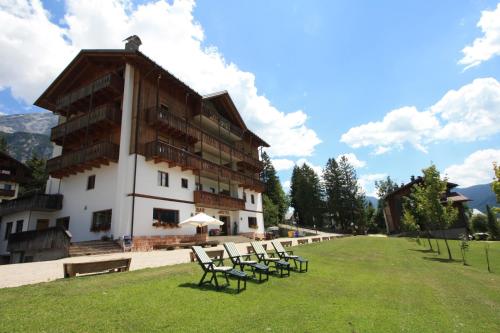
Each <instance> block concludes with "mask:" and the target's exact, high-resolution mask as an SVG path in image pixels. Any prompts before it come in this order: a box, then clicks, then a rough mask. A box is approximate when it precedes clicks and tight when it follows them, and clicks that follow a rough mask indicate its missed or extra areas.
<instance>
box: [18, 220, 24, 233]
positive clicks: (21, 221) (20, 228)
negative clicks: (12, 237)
mask: <svg viewBox="0 0 500 333" xmlns="http://www.w3.org/2000/svg"><path fill="white" fill-rule="evenodd" d="M23 224H24V220H19V221H17V222H16V233H17V232H22V231H23Z"/></svg>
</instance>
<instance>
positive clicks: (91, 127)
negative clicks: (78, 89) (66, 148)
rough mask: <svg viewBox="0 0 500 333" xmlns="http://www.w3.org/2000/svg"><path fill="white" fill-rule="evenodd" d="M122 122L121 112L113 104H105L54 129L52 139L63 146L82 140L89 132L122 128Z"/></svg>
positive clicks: (51, 134)
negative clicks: (72, 141) (71, 141)
mask: <svg viewBox="0 0 500 333" xmlns="http://www.w3.org/2000/svg"><path fill="white" fill-rule="evenodd" d="M120 122H121V112H120V110H118V109H117V108H116V107H114V106H113V105H112V104H104V105H101V106H99V107H97V108H95V109H94V110H92V111H90V112H89V113H87V114H83V115H81V116H78V117H75V118H72V119H70V120H68V121H67V122H65V123H62V124H60V125H57V126H56V127H54V128H52V131H51V133H50V139H51V140H52V141H53V142H55V143H56V144H58V145H62V144H63V142H65V141H66V140H71V139H72V138H78V139H79V138H81V137H82V136H83V135H84V134H85V132H86V131H87V130H88V131H89V132H90V134H92V133H95V132H99V131H101V132H102V131H105V132H108V129H109V127H115V126H120ZM87 127H88V128H87ZM66 142H67V141H66Z"/></svg>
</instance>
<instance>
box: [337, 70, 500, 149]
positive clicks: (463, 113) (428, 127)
mask: <svg viewBox="0 0 500 333" xmlns="http://www.w3.org/2000/svg"><path fill="white" fill-rule="evenodd" d="M499 122H500V83H499V82H498V81H497V80H495V79H494V78H480V79H476V80H474V81H472V82H471V83H470V84H467V85H465V86H463V87H461V88H460V89H458V90H450V91H448V92H447V93H446V94H445V95H444V96H443V97H442V98H441V99H440V100H439V101H438V102H437V103H436V104H434V105H432V106H431V107H430V108H428V109H427V110H424V111H419V110H417V108H416V107H413V106H411V107H410V106H405V107H402V108H399V109H396V110H392V111H390V112H389V113H387V114H386V115H385V117H384V118H383V119H382V120H381V121H376V122H369V123H367V124H363V125H360V126H357V127H353V128H351V129H349V130H348V131H347V132H346V133H344V134H342V136H341V139H340V141H341V142H344V143H346V144H348V145H349V146H351V147H353V148H359V147H374V151H373V153H374V154H384V153H386V152H388V151H390V150H393V149H402V148H403V147H404V145H405V144H410V145H412V146H413V147H414V148H415V149H417V150H420V151H422V152H424V153H426V152H427V145H428V144H430V143H432V142H438V141H464V142H466V141H475V140H479V139H484V138H486V137H489V136H492V135H495V134H498V133H500V126H498V123H499Z"/></svg>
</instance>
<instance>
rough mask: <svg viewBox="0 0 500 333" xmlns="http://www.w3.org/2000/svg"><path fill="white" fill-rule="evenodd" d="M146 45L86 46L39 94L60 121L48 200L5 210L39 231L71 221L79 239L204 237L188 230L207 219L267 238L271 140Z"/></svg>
mask: <svg viewBox="0 0 500 333" xmlns="http://www.w3.org/2000/svg"><path fill="white" fill-rule="evenodd" d="M137 40H138V38H137V37H135V38H133V39H132V40H129V41H128V43H127V45H126V47H125V49H117V50H82V51H80V53H79V54H78V55H77V56H76V58H75V59H73V61H71V63H70V64H69V65H68V66H67V67H66V68H65V69H64V70H63V71H62V73H61V74H60V75H59V76H58V77H57V78H56V79H55V81H54V82H53V83H52V84H51V85H50V86H49V87H48V88H47V90H46V91H45V92H44V93H43V94H42V95H41V96H40V97H39V98H38V100H37V101H36V102H35V105H37V106H39V107H42V108H44V109H47V110H49V111H51V112H54V113H55V114H57V115H58V116H59V123H58V125H57V126H55V127H54V128H52V131H51V140H52V141H53V143H54V145H55V146H54V147H55V148H54V154H53V158H51V159H49V160H48V161H47V171H48V172H49V174H50V178H49V180H48V182H47V187H46V194H44V195H43V196H39V197H36V198H34V199H29V200H32V201H31V202H22V201H16V202H15V203H14V204H11V205H9V206H3V205H0V215H3V219H4V220H8V221H11V220H12V221H15V220H17V219H21V218H23V219H25V221H26V226H29V227H28V230H35V229H45V228H48V227H54V226H62V227H64V228H66V229H67V230H69V232H70V234H71V235H72V239H71V241H72V242H80V241H88V240H99V239H102V238H110V239H114V240H118V239H122V238H123V237H124V236H131V237H132V238H133V247H134V249H136V250H149V249H152V248H153V247H155V246H157V245H163V244H169V243H179V242H189V241H193V240H198V239H200V238H205V237H206V235H207V230H197V229H196V228H195V227H193V226H182V227H179V226H178V223H179V222H180V221H182V220H184V219H187V218H188V217H190V216H192V215H193V214H196V213H197V212H205V213H206V214H208V215H210V216H214V217H216V218H218V219H220V220H222V221H224V222H225V224H224V226H223V227H222V228H221V230H220V232H221V233H222V234H223V235H224V234H225V235H231V234H240V235H245V236H248V237H254V236H262V234H263V233H264V223H263V214H262V197H261V193H262V191H263V189H264V188H263V184H262V183H261V182H260V180H259V173H260V171H261V170H262V163H261V161H260V160H259V149H260V148H261V147H269V145H268V144H267V143H266V142H265V141H263V140H262V139H261V138H259V137H258V136H257V135H256V134H254V133H253V132H252V131H251V130H250V129H249V128H248V127H247V126H246V124H245V122H244V121H243V119H242V118H241V116H240V114H239V112H238V110H237V108H236V106H235V105H234V103H233V101H232V99H231V97H230V96H229V94H228V93H227V92H226V91H222V92H218V93H214V94H210V95H207V96H201V95H200V94H198V93H197V92H196V91H194V90H193V89H191V88H190V87H189V86H187V85H186V84H184V83H183V82H182V81H180V80H179V79H177V78H176V77H174V76H173V75H172V74H170V73H169V72H168V71H166V70H165V69H163V68H162V67H160V66H159V65H158V64H156V63H155V62H154V61H152V60H151V59H150V58H148V57H147V56H146V55H144V54H143V53H141V52H140V51H139V50H138V44H139V43H137ZM139 42H140V41H139ZM134 43H135V44H134ZM2 236H4V235H2Z"/></svg>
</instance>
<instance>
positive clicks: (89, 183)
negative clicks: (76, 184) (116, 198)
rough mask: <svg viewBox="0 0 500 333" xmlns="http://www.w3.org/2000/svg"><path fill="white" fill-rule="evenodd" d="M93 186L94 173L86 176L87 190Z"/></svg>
mask: <svg viewBox="0 0 500 333" xmlns="http://www.w3.org/2000/svg"><path fill="white" fill-rule="evenodd" d="M94 187H95V175H92V176H89V178H87V190H93V189H94Z"/></svg>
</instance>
